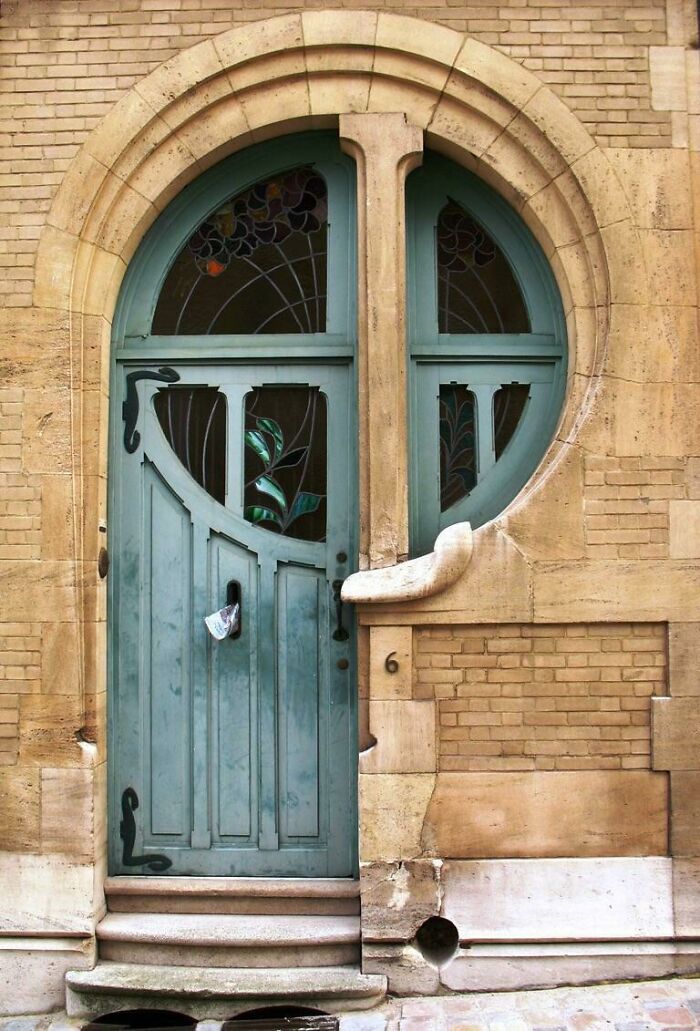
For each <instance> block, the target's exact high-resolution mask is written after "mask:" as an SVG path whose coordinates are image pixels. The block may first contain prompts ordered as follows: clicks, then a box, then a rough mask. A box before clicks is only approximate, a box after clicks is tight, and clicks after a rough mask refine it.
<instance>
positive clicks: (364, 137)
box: [340, 113, 423, 569]
mask: <svg viewBox="0 0 700 1031" xmlns="http://www.w3.org/2000/svg"><path fill="white" fill-rule="evenodd" d="M340 141H341V146H342V148H343V150H345V151H346V153H348V154H350V155H351V156H352V157H353V158H354V159H355V161H356V163H357V208H358V249H359V250H358V366H359V377H358V378H359V395H360V396H359V406H360V420H359V423H360V426H359V429H360V567H361V568H364V569H366V568H376V567H380V566H389V565H393V564H394V563H396V562H398V561H400V560H401V559H403V558H405V557H406V555H407V554H408V487H407V477H408V436H407V425H406V241H405V201H404V186H405V180H406V176H407V175H408V173H409V172H410V171H411V170H412V169H413V168H415V167H417V166H418V165H419V164H420V161H421V156H422V152H423V133H422V130H421V129H419V128H418V126H415V125H409V124H408V123H407V121H406V118H405V116H404V115H403V114H393V113H389V114H385V113H381V114H374V113H366V114H344V115H341V116H340Z"/></svg>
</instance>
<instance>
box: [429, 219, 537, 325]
mask: <svg viewBox="0 0 700 1031" xmlns="http://www.w3.org/2000/svg"><path fill="white" fill-rule="evenodd" d="M437 288H438V328H439V331H440V333H529V332H530V320H529V318H528V314H527V310H526V308H525V303H524V301H523V297H522V293H521V292H520V287H519V286H518V284H517V282H516V280H515V276H514V275H513V271H512V269H511V267H510V265H509V264H508V261H507V259H506V257H505V255H504V253H503V251H502V250H501V249H500V248H499V247H498V245H497V244H496V242H495V241H494V240H493V239H492V237H491V236H489V234H488V233H487V232H486V230H485V229H483V228H482V227H481V226H480V225H479V223H478V222H475V221H474V219H473V218H471V216H470V215H468V214H467V212H466V211H465V210H464V209H463V208H461V207H460V206H459V204H456V203H455V202H454V201H450V202H449V203H448V204H446V205H445V207H444V208H443V209H442V211H441V212H440V216H439V218H438V224H437Z"/></svg>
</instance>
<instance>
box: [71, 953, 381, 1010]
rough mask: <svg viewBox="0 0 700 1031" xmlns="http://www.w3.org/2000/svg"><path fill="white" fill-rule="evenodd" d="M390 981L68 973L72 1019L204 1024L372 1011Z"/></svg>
mask: <svg viewBox="0 0 700 1031" xmlns="http://www.w3.org/2000/svg"><path fill="white" fill-rule="evenodd" d="M386 988H387V980H386V977H384V976H382V975H380V974H370V975H367V974H362V973H361V972H360V970H358V969H356V968H354V967H305V968H299V969H296V968H272V969H262V968H255V969H250V968H248V969H246V968H231V967H226V968H211V967H210V968H194V967H181V966H177V967H176V966H161V965H142V964H136V963H111V962H99V963H98V964H97V966H96V967H95V968H94V969H93V970H73V971H69V972H68V973H67V974H66V1009H67V1012H68V1014H69V1016H93V1015H100V1014H104V1013H108V1012H110V1011H111V1010H123V1009H136V1008H144V1009H149V1008H150V1009H176V1010H184V1011H186V1012H187V1013H188V1014H189V1015H190V1016H192V1017H195V1018H196V1019H198V1020H201V1019H214V1020H217V1019H221V1020H223V1019H226V1018H228V1017H232V1016H235V1015H236V1014H237V1013H240V1012H243V1011H245V1010H247V1009H253V1008H255V1007H258V1006H270V1005H276V1006H280V1005H284V1004H285V1003H294V1004H295V1005H307V1006H310V1007H314V1008H317V1009H320V1010H325V1011H328V1012H333V1013H335V1012H339V1011H346V1010H351V1009H369V1008H371V1007H373V1006H376V1005H377V1004H378V1003H380V1002H381V1001H382V999H383V998H384V996H385V994H386Z"/></svg>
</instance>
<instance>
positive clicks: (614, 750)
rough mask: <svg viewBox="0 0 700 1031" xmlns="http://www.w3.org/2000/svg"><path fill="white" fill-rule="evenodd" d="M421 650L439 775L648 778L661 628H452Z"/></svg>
mask: <svg viewBox="0 0 700 1031" xmlns="http://www.w3.org/2000/svg"><path fill="white" fill-rule="evenodd" d="M415 649H416V654H415V666H416V670H417V674H416V686H415V690H414V694H415V695H416V696H417V697H419V698H426V697H428V698H429V697H435V698H436V699H437V700H438V709H439V739H440V741H439V744H440V759H439V768H440V769H441V770H494V771H504V770H636V769H649V752H650V698H651V696H652V695H659V694H665V693H666V666H667V661H666V629H665V627H664V626H663V625H662V624H654V623H637V624H629V623H627V624H621V623H618V624H604V623H600V624H596V623H592V624H575V625H568V626H563V625H562V626H517V625H504V626H473V627H466V626H454V627H445V628H435V629H430V630H427V629H426V630H420V631H418V632H417V634H416V644H415Z"/></svg>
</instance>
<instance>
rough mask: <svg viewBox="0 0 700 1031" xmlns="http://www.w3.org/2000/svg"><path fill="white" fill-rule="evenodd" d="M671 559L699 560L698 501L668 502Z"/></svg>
mask: <svg viewBox="0 0 700 1031" xmlns="http://www.w3.org/2000/svg"><path fill="white" fill-rule="evenodd" d="M668 509H669V524H668V525H669V554H670V556H671V558H700V501H670V502H669V506H668Z"/></svg>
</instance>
